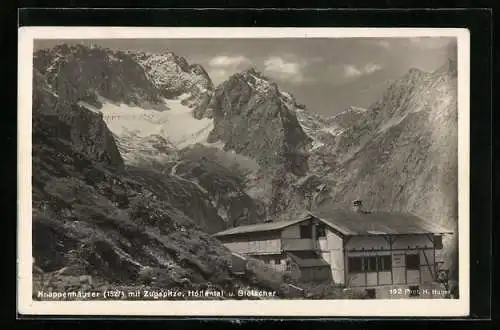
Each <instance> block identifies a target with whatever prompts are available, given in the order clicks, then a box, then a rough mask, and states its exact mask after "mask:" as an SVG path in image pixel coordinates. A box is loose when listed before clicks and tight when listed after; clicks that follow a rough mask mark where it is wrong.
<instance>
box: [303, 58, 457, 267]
mask: <svg viewBox="0 0 500 330" xmlns="http://www.w3.org/2000/svg"><path fill="white" fill-rule="evenodd" d="M456 83H457V76H456V63H455V62H453V61H450V62H449V63H446V64H445V65H443V66H442V67H441V68H439V69H438V70H436V71H434V72H424V71H421V70H419V69H411V70H409V72H408V73H407V74H406V75H405V76H403V77H401V78H400V79H398V80H397V81H395V82H394V83H393V84H392V85H391V86H390V87H389V88H388V90H387V91H386V92H385V94H384V95H383V97H382V98H381V99H380V100H379V101H377V102H375V103H374V104H373V105H372V106H371V107H370V108H369V109H367V110H366V111H357V112H352V110H351V111H350V113H349V112H346V113H343V114H341V115H340V116H342V120H343V122H344V123H345V120H344V119H345V118H346V115H349V116H351V115H352V114H355V117H354V120H349V121H348V124H347V125H346V126H345V127H343V130H342V131H341V133H340V134H338V135H337V136H336V137H335V139H333V140H332V141H331V143H328V144H325V145H324V146H322V147H320V148H318V149H317V150H315V151H314V152H313V154H312V156H311V158H310V160H311V162H310V166H311V170H312V172H313V173H316V174H317V175H318V176H321V177H323V178H324V179H325V180H326V181H327V183H328V186H329V187H330V188H331V197H330V198H329V202H332V203H334V204H348V203H349V202H350V201H352V200H354V199H363V201H364V204H366V206H367V208H371V209H378V210H394V211H409V212H413V213H415V214H417V215H419V216H421V217H423V218H426V219H429V220H431V221H435V222H437V223H440V224H443V225H446V226H448V227H450V228H452V229H456V228H457V218H458V214H457V212H458V205H457V203H458V202H457V198H458V195H457V177H458V172H457V166H458V164H457V162H458V155H457V152H458V142H457V141H458V131H457V129H458V127H457V126H458V124H457V120H458V117H457V116H458V110H457V90H456ZM333 120H334V121H338V120H339V116H337V117H336V118H333ZM339 122H340V121H339ZM447 244H448V250H449V251H452V250H453V249H454V248H453V246H456V244H457V241H456V235H455V237H454V238H452V240H451V241H449V242H448V243H447ZM448 266H450V265H448ZM451 266H453V265H451Z"/></svg>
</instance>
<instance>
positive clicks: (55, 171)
mask: <svg viewBox="0 0 500 330" xmlns="http://www.w3.org/2000/svg"><path fill="white" fill-rule="evenodd" d="M35 80H36V83H35V85H34V86H35V89H34V95H33V98H34V102H33V105H34V107H33V122H34V124H33V173H34V176H33V253H34V258H35V260H36V263H35V266H36V267H38V268H40V269H42V270H43V271H45V272H52V271H55V270H58V269H62V268H64V273H65V274H73V275H74V274H79V275H81V274H90V275H95V276H97V277H100V278H103V279H104V280H108V281H115V282H116V281H119V282H120V281H123V282H127V281H132V282H133V281H135V280H137V276H138V274H139V272H140V271H141V270H142V269H144V268H145V267H167V268H168V269H171V271H172V281H174V282H175V281H177V280H180V278H182V277H187V279H188V280H189V281H195V282H196V281H198V282H200V283H201V282H203V281H208V282H210V281H211V277H212V276H215V277H218V278H219V277H220V276H222V277H224V276H226V277H227V276H229V273H228V269H227V265H225V262H226V261H227V258H228V257H229V252H228V251H227V250H226V249H225V248H223V247H222V246H221V245H220V244H219V243H218V242H217V241H216V240H214V239H212V238H211V237H210V235H208V234H207V232H213V231H218V230H221V229H223V228H225V223H224V222H223V221H222V219H221V218H220V217H219V216H218V215H217V211H216V210H215V208H213V207H212V206H211V205H210V201H209V200H208V199H207V198H206V197H205V196H203V195H202V193H200V192H199V191H198V189H197V188H196V187H193V186H192V185H191V184H189V183H186V182H183V181H180V180H178V179H176V178H175V177H171V176H169V175H168V174H164V173H160V172H157V171H154V170H149V169H140V168H127V167H126V166H125V165H124V163H123V160H122V158H121V157H120V154H119V152H118V149H117V146H116V144H115V143H114V140H113V137H112V135H111V133H110V131H109V130H108V129H107V127H106V125H105V123H104V121H103V119H102V116H101V115H100V114H95V113H93V112H91V111H89V110H87V109H86V108H82V107H79V106H78V105H76V104H73V103H71V102H70V101H67V100H64V99H63V98H61V97H58V96H56V94H55V93H54V92H53V91H50V89H49V87H48V85H47V84H46V82H45V81H44V79H43V76H42V75H41V74H39V73H36V74H35ZM193 205H195V207H193ZM224 274H225V275H224ZM215 282H217V281H215Z"/></svg>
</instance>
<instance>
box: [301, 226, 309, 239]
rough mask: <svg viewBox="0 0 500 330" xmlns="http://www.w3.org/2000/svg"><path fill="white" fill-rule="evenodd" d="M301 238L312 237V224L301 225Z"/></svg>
mask: <svg viewBox="0 0 500 330" xmlns="http://www.w3.org/2000/svg"><path fill="white" fill-rule="evenodd" d="M300 238H312V226H311V225H306V226H300Z"/></svg>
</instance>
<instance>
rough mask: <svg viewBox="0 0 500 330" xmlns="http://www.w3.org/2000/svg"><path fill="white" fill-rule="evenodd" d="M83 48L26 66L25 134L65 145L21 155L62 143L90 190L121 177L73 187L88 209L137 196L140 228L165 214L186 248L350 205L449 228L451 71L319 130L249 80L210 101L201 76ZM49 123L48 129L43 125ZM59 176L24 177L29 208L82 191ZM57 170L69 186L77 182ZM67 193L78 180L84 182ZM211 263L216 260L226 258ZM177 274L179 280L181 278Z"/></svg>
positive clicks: (234, 80)
mask: <svg viewBox="0 0 500 330" xmlns="http://www.w3.org/2000/svg"><path fill="white" fill-rule="evenodd" d="M82 47H83V46H74V47H69V46H58V47H56V48H55V49H53V50H51V51H40V52H38V53H37V54H35V79H38V80H36V84H35V86H38V88H37V89H36V94H35V96H34V107H36V108H37V109H39V110H37V114H36V116H37V117H39V118H42V120H37V121H35V124H36V125H38V126H37V127H36V129H37V130H38V129H39V128H40V129H42V130H46V129H47V130H48V131H47V133H46V136H49V135H50V133H48V132H53V131H51V130H54V129H58V130H61V129H62V130H63V132H64V130H66V131H68V132H69V133H66V135H64V134H63V135H61V137H62V139H63V140H64V141H65V142H64V143H62V144H61V143H60V141H54V140H53V139H52V140H51V139H49V140H50V141H49V140H47V139H41V140H40V141H42V142H40V144H39V145H38V146H35V147H34V148H35V149H36V148H39V149H40V150H45V145H44V144H47V145H50V144H54V143H56V144H57V147H55V145H54V147H53V148H52V149H51V150H56V149H58V148H63V147H62V145H64V144H68V143H69V144H70V146H71V147H70V150H69V151H68V152H70V151H71V152H70V155H69V156H68V155H66V156H65V157H66V158H67V159H68V161H69V162H70V163H69V164H73V163H72V162H73V160H72V159H73V158H75V157H84V158H85V159H86V161H88V162H91V163H92V164H101V163H102V164H104V165H102V166H104V169H102V170H101V169H100V167H99V166H101V165H92V166H96V170H94V172H96V173H94V174H92V175H96V176H97V177H102V176H103V175H104V174H103V173H109V171H112V173H114V174H112V175H111V176H110V178H112V179H111V182H113V180H115V181H116V180H118V179H117V178H116V177H115V175H117V174H115V173H118V172H115V171H121V172H120V173H124V171H125V172H126V174H120V176H119V178H121V176H122V175H123V176H124V177H126V178H127V182H128V183H127V185H126V188H114V186H113V185H111V184H110V183H109V182H110V181H109V180H108V179H106V180H104V182H101V183H92V184H90V188H89V187H85V189H87V191H90V192H89V194H90V195H94V194H95V195H98V196H99V197H98V199H97V200H101V199H102V198H104V200H112V203H118V204H117V205H120V203H123V201H121V200H122V199H123V198H125V197H123V196H122V195H125V196H127V197H126V199H127V200H128V199H130V198H131V197H130V195H131V196H136V195H141V196H142V195H143V194H145V195H144V196H146V195H147V196H148V197H145V199H147V200H151V201H152V202H153V201H158V203H159V204H158V205H154V206H151V207H149V208H148V207H146V208H144V207H142V206H141V207H142V209H146V210H149V211H147V212H153V210H154V209H155V208H158V209H159V213H158V214H159V215H158V217H156V215H153V216H152V217H151V219H153V220H154V219H156V220H154V221H153V220H152V221H153V222H154V224H155V225H154V226H160V227H161V226H162V221H161V220H159V219H163V218H164V217H165V216H166V215H165V214H167V215H168V214H171V216H170V215H168V217H170V218H172V219H174V218H178V219H181V220H179V221H180V224H178V226H177V227H175V226H174V227H175V228H177V229H175V228H174V227H172V228H174V229H171V230H173V231H172V233H174V232H175V233H176V234H172V235H181V236H182V235H183V234H180V233H177V230H180V228H185V229H186V228H188V229H187V230H188V233H189V234H190V235H191V228H196V229H192V230H193V231H192V232H193V233H195V232H196V234H193V235H195V236H196V235H202V234H201V233H202V232H214V231H218V230H220V229H222V228H225V227H227V226H237V225H242V224H248V223H255V222H260V221H263V220H264V219H268V218H273V219H290V218H291V217H293V216H294V215H295V214H297V213H300V212H303V210H304V209H306V208H314V207H315V206H318V205H324V204H325V203H332V204H335V205H339V204H340V205H345V204H348V203H350V202H351V200H353V199H359V198H361V199H363V201H364V203H365V204H366V206H367V207H369V208H372V209H380V210H389V211H391V210H392V211H410V212H413V213H415V214H417V215H419V216H422V217H424V218H427V219H430V220H432V221H436V222H439V223H440V224H444V225H451V226H456V219H457V214H456V212H457V201H456V193H457V192H456V189H457V188H456V184H457V183H456V179H457V173H456V168H457V157H456V156H457V155H456V152H457V151H456V150H457V148H458V146H457V104H456V63H455V62H453V61H449V62H448V63H446V64H444V65H443V67H441V68H439V69H438V70H436V71H434V72H424V71H421V70H419V69H411V70H409V71H408V73H407V74H406V75H404V76H403V77H401V78H400V79H398V80H396V81H395V82H394V83H393V84H391V85H390V86H389V88H388V89H387V91H386V92H385V93H384V94H383V95H382V97H381V99H380V100H378V101H377V102H374V103H373V104H372V105H371V106H370V107H368V108H367V109H361V108H356V107H350V108H348V109H346V111H344V112H342V113H340V114H337V115H335V116H331V117H325V116H320V115H317V114H314V113H312V112H309V111H308V110H307V108H306V107H305V106H303V105H301V104H298V103H297V101H296V100H295V98H294V96H293V95H291V94H289V93H287V92H285V91H283V90H281V89H280V87H279V86H278V85H277V84H276V83H275V82H273V81H272V80H270V79H269V78H267V77H265V76H264V75H262V74H261V73H259V72H257V71H256V70H255V69H250V70H247V71H244V72H240V73H237V74H235V75H233V76H231V77H230V78H229V79H228V80H227V81H225V82H223V83H222V84H220V85H219V86H217V87H214V86H213V84H212V82H211V80H210V77H209V76H208V74H207V73H206V72H205V70H204V69H203V68H202V67H201V66H199V65H190V64H188V63H187V61H186V60H185V59H184V58H182V57H179V56H177V55H175V54H174V53H172V52H169V51H165V52H163V53H161V54H149V53H140V52H119V51H117V52H115V51H110V50H103V49H94V48H89V49H85V48H84V47H83V48H82ZM54 113H55V117H54V118H55V119H54V120H56V121H57V123H51V122H50V120H48V118H52V117H50V116H49V114H50V115H51V116H54ZM87 117H88V118H90V119H84V118H87ZM114 117H116V118H114ZM87 122H90V124H85V123H87ZM34 126H35V125H34ZM85 127H86V128H85ZM34 128H35V127H34ZM66 136H68V137H66ZM89 136H90V137H92V138H90V139H89ZM67 141H70V142H67ZM63 149H64V148H63ZM40 155H41V156H40V159H42V158H43V157H48V159H49V160H50V158H51V157H53V156H52V155H50V154H49V153H47V151H44V152H43V153H40ZM77 155H83V156H77ZM68 157H69V158H68ZM63 158H64V157H63ZM59 162H63V160H62V159H57V160H56V159H53V160H52V161H49V162H48V163H47V164H55V165H51V166H55V167H56V169H57V170H54V169H49V168H47V166H49V165H45V163H43V162H39V163H37V165H36V166H38V167H37V168H38V171H39V172H40V173H45V172H47V173H48V174H46V175H45V176H43V175H41V176H40V179H39V181H40V182H39V185H38V186H37V187H38V188H37V189H38V190H37V191H38V194H39V197H37V198H36V199H34V201H35V200H36V203H42V202H43V201H46V200H47V199H54V198H55V199H56V200H57V202H56V204H59V203H61V196H60V195H59V193H56V192H54V191H55V190H54V189H53V190H50V192H47V185H48V182H52V183H51V185H49V186H50V187H53V186H55V187H59V186H62V187H64V188H62V189H69V188H68V187H73V188H71V189H76V188H75V187H83V186H82V183H81V182H77V183H75V182H72V181H71V180H69V181H68V180H62V179H59V177H60V176H63V175H60V174H56V173H57V172H58V171H59V172H61V173H66V172H65V171H66V170H63V169H62V168H59V167H60V165H58V164H59ZM56 165H57V166H56ZM68 166H69V167H70V172H71V173H72V174H73V175H75V176H76V177H80V178H82V174H81V173H80V172H81V171H83V169H81V168H78V169H75V168H72V167H73V166H76V165H74V164H73V165H68ZM108 168H113V170H108ZM91 172H92V171H91ZM106 175H109V174H106ZM52 176H57V177H58V179H54V178H52ZM63 177H64V176H63ZM61 180H62V181H61ZM80 180H84V181H85V180H87V178H86V174H85V175H83V179H80ZM87 185H89V184H88V183H87ZM57 189H59V188H57ZM57 189H56V190H57ZM78 189H80V188H78ZM100 189H101V190H100ZM102 189H104V190H102ZM110 189H111V190H110ZM116 189H118V191H120V192H119V193H117V192H115V190H116ZM120 189H124V190H125V191H126V192H125V193H124V192H123V191H121V190H120ZM143 190H144V191H145V192H143ZM139 191H140V193H139ZM55 196H56V197H55ZM152 196H155V197H154V198H153V197H152ZM86 198H89V200H94V199H92V198H90V197H88V196H87V197H86ZM62 201H63V202H64V203H69V204H71V202H68V201H65V200H64V198H63V199H62ZM187 201H188V202H187ZM78 203H81V200H79V202H78ZM103 203H104V204H106V203H107V202H103ZM126 203H130V202H126ZM153 203H156V202H153ZM42 204H43V203H42ZM42 204H40V205H42ZM37 205H38V204H37ZM113 205H114V204H113ZM193 205H194V206H193ZM52 207H53V206H51V207H49V209H51V208H52ZM106 207H108V206H106ZM116 207H118V206H116ZM112 208H113V210H112V211H109V212H111V213H110V214H119V215H120V217H118V218H117V219H120V221H121V219H122V218H121V215H123V214H125V216H126V217H127V219H132V218H131V217H132V216H131V214H133V213H131V212H132V211H130V210H128V211H125V213H123V212H124V211H123V210H121V209H120V207H118V209H116V210H115V209H114V208H115V206H113V207H112ZM36 209H38V210H40V209H41V206H39V205H38V206H37V207H36ZM44 212H45V211H44ZM51 212H54V211H51ZM71 212H74V211H71ZM134 212H135V211H134ZM141 212H142V211H141ZM145 212H146V211H145ZM147 212H146V215H144V217H145V219H146V218H148V217H149V215H148V214H149V213H147ZM165 212H166V213H165ZM49 214H51V216H52V215H53V214H54V213H49ZM78 214H80V213H78ZM92 214H93V213H92ZM155 214H156V213H155ZM81 216H83V215H81ZM141 217H143V216H141ZM141 217H140V218H141ZM155 217H156V218H155ZM84 219H85V221H91V219H90V218H88V217H84ZM64 221H65V223H66V222H67V221H68V220H67V219H65V220H64ZM85 221H84V222H85ZM112 221H115V222H116V221H118V220H116V219H112ZM169 221H170V220H169ZM172 221H174V222H175V221H176V220H175V219H174V220H172ZM132 222H134V220H133V221H132ZM185 222H186V223H188V222H189V223H191V224H192V225H191V224H190V225H184V223H185ZM68 223H69V222H68ZM125 223H128V220H126V221H125ZM50 226H52V225H50ZM50 226H49V228H50ZM54 226H55V225H54ZM133 226H135V225H133ZM141 226H142V225H141ZM148 226H149V225H148ZM186 226H187V227H186ZM140 228H143V227H140ZM51 230H52V229H51ZM65 230H66V229H65ZM85 230H88V229H85ZM140 230H142V229H140ZM140 230H139V231H140ZM155 230H156V231H157V229H154V230H153V231H155ZM198 231H199V233H198ZM99 235H104V236H106V235H108V234H107V233H106V234H102V233H100V234H99ZM167 235H170V234H167ZM104 236H103V237H104ZM202 236H203V235H202ZM176 237H177V236H176ZM182 237H183V238H178V239H179V240H178V243H179V244H184V245H185V246H187V247H189V248H191V247H192V248H193V249H200V250H199V251H202V250H203V249H210V247H206V246H202V247H196V248H195V246H198V245H196V244H195V243H193V242H191V241H182V240H183V239H185V238H186V237H184V236H182ZM196 237H197V238H196V239H200V240H201V241H203V242H206V240H207V239H208V238H205V236H203V237H201V236H200V237H198V236H196ZM112 242H113V243H112V244H111V245H113V244H114V245H116V244H117V243H116V242H114V241H112ZM154 244H156V243H154ZM209 244H210V245H211V244H216V243H213V242H212V241H210V243H209ZM451 244H452V245H453V244H456V241H454V242H451ZM114 245H113V246H114ZM202 245H203V244H202ZM159 249H163V248H160V247H159ZM216 249H219V248H218V247H217V248H216ZM94 250H95V249H94ZM111 250H113V248H112V249H111ZM115 251H118V250H115ZM125 251H128V250H126V249H125ZM217 251H218V252H214V253H216V255H218V254H217V253H221V254H224V253H226V252H221V251H222V250H217ZM116 253H117V252H115V254H116ZM120 253H121V252H119V254H120ZM127 253H129V256H130V258H129V259H130V260H135V261H134V262H139V263H141V261H137V260H138V259H135V257H133V256H134V255H135V254H137V255H138V256H139V257H137V258H139V259H140V258H143V256H145V253H149V254H150V252H147V251H134V252H127ZM151 253H152V252H151ZM154 253H156V254H157V253H159V252H158V251H157V252H154ZM63 254H64V253H63ZM226 256H227V255H226ZM127 258H128V257H127ZM127 258H125V259H127ZM144 258H145V257H144ZM161 258H167V256H162V257H161ZM168 258H170V257H168ZM168 258H167V259H168ZM42 259H43V258H42ZM46 259H47V260H48V258H46ZM169 260H170V259H169ZM203 260H205V259H203ZM205 261H207V262H214V261H213V260H212V259H210V261H209V260H208V259H207V260H205ZM205 261H203V262H205ZM172 262H173V263H174V264H176V262H177V261H175V259H173V261H172ZM156 265H158V263H157V264H156ZM178 265H180V268H179V272H181V270H180V269H181V268H182V267H183V266H182V265H181V264H178ZM217 265H219V264H218V263H217ZM217 267H219V266H217ZM220 267H223V266H222V264H220ZM134 269H135V268H134ZM221 269H222V268H221ZM223 273H224V271H223ZM224 274H226V273H224Z"/></svg>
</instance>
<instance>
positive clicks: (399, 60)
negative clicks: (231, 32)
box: [35, 37, 456, 115]
mask: <svg viewBox="0 0 500 330" xmlns="http://www.w3.org/2000/svg"><path fill="white" fill-rule="evenodd" d="M74 42H80V41H74ZM87 42H89V41H87ZM91 42H93V43H95V44H98V45H101V46H103V47H109V48H112V49H123V50H127V49H128V50H143V51H149V52H161V51H163V50H167V49H168V50H171V51H173V52H174V53H176V54H177V55H179V56H183V57H184V58H186V60H187V61H188V62H189V63H191V64H192V63H199V64H201V65H202V66H203V67H204V68H205V69H206V70H207V72H208V73H209V75H210V76H211V78H212V80H213V81H214V83H215V84H219V83H221V82H223V81H224V80H225V79H227V78H228V77H229V76H231V75H232V74H234V73H236V72H239V71H242V70H245V69H248V68H250V67H254V68H255V69H256V70H258V71H260V72H261V73H263V74H264V75H265V76H267V77H269V78H271V79H272V80H274V81H276V82H277V83H278V84H279V86H280V87H281V88H282V89H283V90H285V91H288V92H290V93H292V94H294V95H295V97H296V98H297V101H298V102H300V103H303V104H305V105H306V106H307V108H308V109H309V110H310V111H314V112H318V113H322V114H327V115H330V114H335V113H338V112H340V111H343V110H344V109H345V108H346V107H347V106H349V105H353V106H359V107H368V106H369V105H370V104H371V103H372V102H374V101H376V100H377V99H378V98H380V96H381V95H382V93H383V91H384V90H385V88H386V87H387V85H388V84H389V83H390V82H391V81H392V80H394V79H397V78H398V77H400V76H402V75H403V74H404V73H405V72H406V71H407V70H409V69H410V68H412V67H416V68H420V69H422V70H426V71H432V70H435V69H437V68H438V67H440V66H441V65H442V64H444V63H445V61H446V59H447V58H456V41H455V39H454V38H439V37H433V38H385V39H380V38H338V39H327V38H321V39H312V38H311V39H305V38H303V39H156V40H153V39H128V40H123V39H121V40H120V39H114V40H104V39H102V40H92V41H91ZM57 43H61V41H43V42H42V41H38V42H37V43H36V45H35V48H42V47H43V48H46V47H51V46H53V45H54V44H57Z"/></svg>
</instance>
